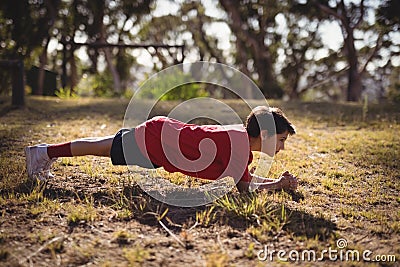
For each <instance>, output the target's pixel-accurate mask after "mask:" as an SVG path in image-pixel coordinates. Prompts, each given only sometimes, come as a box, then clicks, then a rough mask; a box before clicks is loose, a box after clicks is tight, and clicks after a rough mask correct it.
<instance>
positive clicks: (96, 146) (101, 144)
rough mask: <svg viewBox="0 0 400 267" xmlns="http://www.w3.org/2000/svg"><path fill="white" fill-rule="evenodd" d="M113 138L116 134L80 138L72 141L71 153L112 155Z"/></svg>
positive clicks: (76, 154)
mask: <svg viewBox="0 0 400 267" xmlns="http://www.w3.org/2000/svg"><path fill="white" fill-rule="evenodd" d="M113 139H114V136H106V137H94V138H84V139H78V140H75V141H72V142H71V153H72V155H73V156H86V155H94V156H101V157H110V150H111V145H112V142H113Z"/></svg>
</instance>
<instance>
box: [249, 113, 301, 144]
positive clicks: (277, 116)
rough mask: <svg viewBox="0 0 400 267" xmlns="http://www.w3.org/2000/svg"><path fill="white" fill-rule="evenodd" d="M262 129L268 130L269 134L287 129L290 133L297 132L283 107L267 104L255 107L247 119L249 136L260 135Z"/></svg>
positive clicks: (279, 132)
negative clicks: (268, 105) (284, 112)
mask: <svg viewBox="0 0 400 267" xmlns="http://www.w3.org/2000/svg"><path fill="white" fill-rule="evenodd" d="M274 124H275V125H274ZM261 130H267V131H268V136H272V135H274V134H281V133H284V132H286V131H288V132H289V134H290V135H293V134H295V133H296V130H295V127H294V125H293V124H292V123H291V122H290V121H289V120H288V119H287V118H286V116H285V114H283V112H282V110H281V109H279V108H272V107H267V106H258V107H255V108H254V109H253V110H252V111H251V112H250V114H249V116H248V117H247V119H246V131H247V134H248V135H249V136H251V137H258V136H259V135H260V131H261Z"/></svg>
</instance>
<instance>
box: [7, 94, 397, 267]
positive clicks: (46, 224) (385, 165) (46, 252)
mask: <svg viewBox="0 0 400 267" xmlns="http://www.w3.org/2000/svg"><path fill="white" fill-rule="evenodd" d="M0 102H1V103H4V104H5V105H4V108H3V109H1V110H0V139H1V142H0V175H1V179H0V206H1V210H2V213H1V214H0V215H1V216H0V265H2V266H3V265H4V266H18V265H24V264H29V265H34V266H56V265H61V266H80V265H85V264H86V265H94V266H160V265H165V266H176V265H183V264H186V265H189V266H265V264H266V262H261V261H259V260H258V259H257V253H258V252H259V251H260V250H261V249H263V248H264V246H265V245H268V246H269V247H271V248H272V247H273V248H274V249H276V250H280V249H282V250H285V251H290V250H293V249H295V250H298V251H302V250H305V249H314V250H316V251H322V250H324V249H327V248H328V247H331V248H332V249H335V248H336V240H337V239H338V238H345V239H346V240H347V241H348V247H347V248H348V249H358V250H360V251H362V250H366V249H368V250H371V251H373V255H379V254H380V255H395V256H396V259H397V262H398V261H399V260H400V246H399V244H400V237H399V236H400V224H399V222H400V212H399V210H400V209H399V207H400V198H399V191H400V190H399V189H400V183H399V179H400V172H399V169H400V168H399V159H400V149H399V148H400V136H399V134H398V132H399V130H400V125H399V121H400V107H398V106H395V105H391V104H385V105H371V104H369V105H366V104H365V103H362V104H341V103H337V104H335V103H297V102H293V103H286V102H271V103H270V104H271V105H274V106H281V107H282V108H283V110H284V111H285V112H286V113H287V115H288V117H289V118H290V119H291V120H292V121H293V123H294V124H295V125H296V126H297V130H298V133H297V134H296V135H294V136H293V137H290V138H289V139H288V141H287V144H286V150H285V151H283V152H281V153H279V154H278V155H277V157H276V158H275V159H274V162H273V164H272V167H271V168H270V169H267V168H265V166H261V167H259V168H258V169H257V171H259V172H261V173H262V174H264V175H266V176H269V177H273V178H277V177H278V176H279V174H280V173H282V172H283V171H284V170H290V171H291V172H292V173H294V174H295V175H296V176H298V178H299V181H300V187H299V190H298V191H297V192H295V193H286V192H279V191H277V192H256V193H252V194H249V195H239V194H238V192H237V191H236V190H233V191H232V192H230V193H228V194H227V195H225V196H223V197H222V198H220V199H218V200H216V201H214V202H213V203H210V204H208V205H205V206H201V207H195V208H179V207H174V206H168V205H166V204H164V203H161V202H159V201H157V200H155V199H153V198H152V197H150V196H149V195H148V194H147V193H146V192H144V191H143V190H142V189H141V188H140V187H139V186H138V185H137V183H136V181H137V179H139V178H141V177H143V175H144V174H143V173H142V172H141V170H140V169H138V170H134V171H129V170H128V169H127V168H126V167H121V166H112V165H111V163H110V161H109V159H106V158H96V157H78V158H63V159H60V160H59V161H57V162H56V163H55V164H54V168H53V172H54V173H55V175H56V178H55V179H54V180H52V181H49V182H48V183H46V184H38V183H35V182H32V181H28V180H27V178H26V172H25V167H24V164H25V163H24V155H23V152H22V151H23V147H24V146H26V145H30V144H36V143H43V142H48V143H57V142H64V141H67V140H71V139H76V138H82V137H90V136H106V135H112V134H115V133H116V132H117V131H118V130H119V128H121V127H122V120H123V115H124V112H125V107H126V105H127V104H128V102H127V101H125V100H118V99H90V98H88V99H85V98H77V99H63V100H59V99H56V98H44V97H40V98H38V97H28V99H27V106H26V107H25V108H23V109H12V108H10V106H9V102H8V100H4V99H0ZM226 103H227V104H229V105H230V106H231V107H232V108H233V109H234V110H235V111H237V113H238V114H239V116H240V117H241V118H242V119H243V118H245V116H246V115H247V112H248V109H247V108H246V107H245V106H243V103H240V102H237V101H233V100H229V101H226ZM176 104H177V102H164V103H162V105H160V107H156V109H155V111H154V113H155V114H167V113H168V111H169V110H170V109H171V108H173V107H174V106H175V105H176ZM259 156H260V155H258V154H257V153H255V160H254V162H256V161H257V159H258V157H259ZM157 175H158V176H162V177H164V178H165V179H168V180H169V181H170V182H171V183H174V184H178V185H181V186H183V187H198V186H201V185H203V184H205V183H207V182H206V181H202V180H199V179H192V178H189V179H188V177H187V176H185V175H181V174H169V173H167V172H165V171H162V170H160V171H157ZM155 186H156V185H155ZM162 225H164V226H165V227H166V228H167V229H168V231H166V228H164V227H162ZM17 255H18V256H17ZM275 258H276V255H275ZM274 263H275V264H276V265H285V262H279V261H278V260H276V261H275V262H274ZM324 263H325V264H327V265H332V266H333V265H334V264H336V265H337V262H336V263H335V262H331V261H329V260H327V259H325V262H324ZM298 264H299V265H302V266H308V265H313V263H312V262H311V263H310V262H298ZM385 264H386V265H387V266H392V265H394V263H390V262H387V263H385ZM286 265H287V263H286ZM340 265H341V266H342V265H343V266H352V265H356V266H362V265H363V262H358V263H357V262H341V263H340ZM371 266H373V265H371ZM376 266H378V264H376Z"/></svg>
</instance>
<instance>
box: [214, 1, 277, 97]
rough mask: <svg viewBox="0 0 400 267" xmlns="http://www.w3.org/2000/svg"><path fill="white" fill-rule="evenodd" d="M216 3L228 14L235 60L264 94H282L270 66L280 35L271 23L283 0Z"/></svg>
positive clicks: (274, 95)
mask: <svg viewBox="0 0 400 267" xmlns="http://www.w3.org/2000/svg"><path fill="white" fill-rule="evenodd" d="M219 3H220V5H221V6H222V8H223V9H224V10H225V11H226V13H227V14H228V15H229V19H228V21H227V23H228V25H229V27H230V28H231V30H232V32H233V35H234V36H235V44H236V62H235V64H236V65H237V66H238V67H239V69H240V70H241V71H242V72H243V73H245V74H246V75H248V76H249V77H252V78H253V79H254V80H255V81H256V82H257V84H258V86H259V87H260V89H261V91H262V92H263V93H264V95H265V96H266V97H270V98H280V97H282V96H283V90H282V88H281V87H280V86H279V84H278V82H277V80H276V75H275V73H274V68H273V66H274V63H275V61H276V58H277V47H278V46H279V41H280V38H281V36H280V34H279V33H277V32H276V31H275V30H274V27H275V26H276V21H275V17H276V15H277V14H279V13H280V12H281V9H282V6H283V5H284V4H285V1H272V0H257V1H246V0H241V1H230V0H220V1H219Z"/></svg>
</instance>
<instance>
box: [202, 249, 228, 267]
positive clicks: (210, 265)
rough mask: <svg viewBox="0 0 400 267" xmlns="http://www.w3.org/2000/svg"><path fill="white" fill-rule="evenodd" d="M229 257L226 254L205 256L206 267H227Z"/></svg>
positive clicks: (216, 253)
mask: <svg viewBox="0 0 400 267" xmlns="http://www.w3.org/2000/svg"><path fill="white" fill-rule="evenodd" d="M228 263H229V256H228V255H227V254H226V253H218V252H215V253H211V254H209V255H208V256H207V262H206V266H207V267H225V266H229V264H228Z"/></svg>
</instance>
